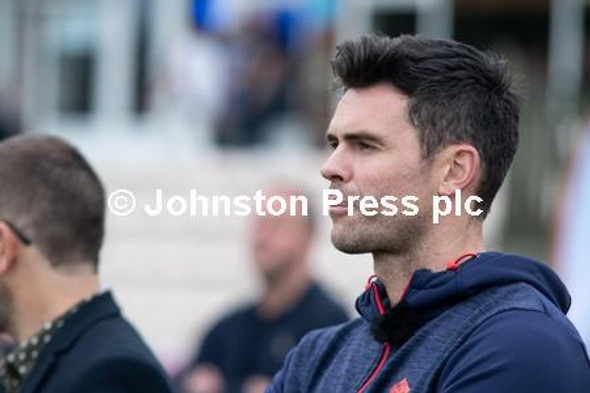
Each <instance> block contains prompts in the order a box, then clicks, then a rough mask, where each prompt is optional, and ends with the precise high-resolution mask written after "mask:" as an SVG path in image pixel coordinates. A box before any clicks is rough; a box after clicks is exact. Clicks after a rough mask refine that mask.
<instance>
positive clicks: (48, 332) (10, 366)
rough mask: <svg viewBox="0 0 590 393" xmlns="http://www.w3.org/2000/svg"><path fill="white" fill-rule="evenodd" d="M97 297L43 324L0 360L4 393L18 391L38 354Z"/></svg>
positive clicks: (88, 299)
mask: <svg viewBox="0 0 590 393" xmlns="http://www.w3.org/2000/svg"><path fill="white" fill-rule="evenodd" d="M98 295H99V294H95V295H92V296H90V297H88V298H86V299H84V300H83V301H81V302H80V303H78V304H76V305H75V306H73V307H72V308H70V309H69V310H68V311H66V312H65V313H64V314H62V315H61V316H59V317H58V318H56V319H54V320H53V321H51V322H47V323H45V324H44V325H43V329H41V331H40V332H38V333H37V334H35V335H34V336H32V337H30V338H29V339H28V340H25V341H22V342H21V343H20V345H18V346H17V347H16V348H14V349H13V350H12V351H10V352H8V354H7V355H6V356H5V357H4V358H3V359H0V383H2V385H3V386H4V390H5V393H18V392H19V391H20V389H21V387H22V385H23V383H24V381H25V378H26V377H27V375H28V373H29V371H30V370H31V369H32V368H33V366H34V365H35V361H36V360H37V358H38V357H39V354H40V353H41V351H42V350H43V349H44V348H45V346H46V345H47V344H48V343H49V342H50V341H51V339H52V338H53V336H55V333H56V332H57V331H58V330H59V329H60V328H61V327H62V326H63V325H64V323H65V321H66V320H67V319H68V318H70V317H71V316H72V315H74V314H75V313H76V312H77V311H78V310H79V309H80V307H81V306H82V305H84V304H86V303H88V302H89V301H90V300H92V299H93V298H94V297H96V296H98Z"/></svg>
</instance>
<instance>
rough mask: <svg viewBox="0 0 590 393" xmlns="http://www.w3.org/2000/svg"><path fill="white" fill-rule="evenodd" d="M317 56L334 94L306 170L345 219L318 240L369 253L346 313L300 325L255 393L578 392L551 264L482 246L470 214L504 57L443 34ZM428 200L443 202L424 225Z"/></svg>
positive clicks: (582, 378) (501, 111)
mask: <svg viewBox="0 0 590 393" xmlns="http://www.w3.org/2000/svg"><path fill="white" fill-rule="evenodd" d="M332 67H333V70H334V73H335V74H336V77H337V80H338V81H339V82H340V84H341V85H342V87H343V95H342V97H341V98H340V101H339V103H338V106H337V108H336V111H335V113H334V115H333V117H332V120H331V122H330V125H329V127H328V131H327V139H328V142H329V144H330V146H331V148H332V152H331V155H330V156H329V158H328V159H327V160H326V162H325V163H324V166H323V168H322V170H321V172H322V175H323V176H324V177H325V178H326V179H328V180H329V181H330V183H331V188H333V189H337V190H340V191H341V192H342V193H343V194H344V196H345V197H349V196H351V197H357V202H355V203H354V204H353V205H352V211H353V214H352V215H348V210H347V208H348V206H347V205H345V204H341V205H339V206H334V207H332V209H331V210H330V215H331V217H332V222H333V227H332V242H333V244H334V245H335V246H336V248H338V249H339V250H341V251H343V252H346V253H371V254H372V255H373V261H374V270H375V275H376V277H375V278H374V279H372V280H370V281H369V283H368V285H367V289H366V291H365V292H364V293H362V294H361V295H360V297H359V298H358V300H357V303H356V306H357V310H358V311H359V313H360V315H361V318H359V319H357V320H355V321H352V322H351V323H349V324H345V325H341V326H339V327H337V328H332V329H324V330H320V331H316V332H314V333H311V334H310V335H308V336H306V337H305V338H304V339H303V340H302V341H301V343H300V344H299V346H298V347H297V348H296V349H295V350H293V351H292V352H291V354H290V355H289V356H288V358H287V360H286V362H285V366H284V368H283V369H282V370H281V371H280V372H279V373H278V374H277V376H276V377H275V380H274V381H273V384H272V387H271V388H270V389H269V390H268V392H271V393H275V392H285V393H287V392H288V393H295V392H301V393H304V392H305V393H313V392H358V393H369V392H392V393H393V392H395V393H407V392H421V393H425V392H445V393H451V392H453V393H476V392H477V393H481V392H535V393H543V392H547V393H549V392H555V391H563V392H584V391H589V389H590V364H589V362H588V357H587V355H586V352H585V349H584V345H583V343H582V341H581V339H580V337H579V335H578V333H577V332H576V330H575V328H574V327H573V326H572V324H571V323H570V322H569V321H568V319H567V318H566V317H565V313H566V312H567V310H568V307H569V304H570V298H569V295H568V293H567V290H566V288H565V287H564V285H563V284H562V282H561V281H560V280H559V278H558V277H557V275H556V274H555V273H554V272H553V271H551V270H550V269H549V268H548V267H547V266H545V265H544V264H541V263H539V262H536V261H533V260H531V259H527V258H524V257H519V256H516V255H508V254H503V253H497V252H484V248H483V234H482V225H483V220H484V218H485V216H486V215H487V214H488V212H489V211H490V207H491V204H492V200H493V199H494V196H495V195H496V193H497V192H498V189H499V188H500V186H501V184H502V182H503V180H504V177H505V175H506V173H507V171H508V168H509V167H510V164H511V162H512V159H513V157H514V155H515V153H516V147H517V141H518V122H519V106H520V105H519V101H520V100H519V98H518V97H517V96H516V95H515V94H514V92H513V90H512V86H511V79H510V75H509V73H508V69H507V63H506V61H505V60H504V59H502V58H500V57H498V56H496V55H493V54H490V53H485V52H482V51H480V50H477V49H475V48H473V47H471V46H468V45H465V44H462V43H459V42H455V41H450V40H437V39H430V38H425V37H420V36H400V37H397V38H389V37H384V36H364V37H361V38H360V39H356V40H352V41H346V42H344V43H343V44H341V45H339V46H338V47H337V51H336V55H335V57H334V59H333V61H332ZM459 192H460V193H459ZM368 196H370V197H374V198H376V199H377V200H378V201H379V200H380V198H381V197H383V196H396V197H397V198H400V199H401V198H403V197H404V196H415V197H417V198H418V201H417V202H416V205H417V206H418V207H419V209H418V210H419V212H418V214H417V215H413V214H409V215H405V214H403V213H402V211H403V210H405V209H403V208H402V207H401V205H399V206H400V208H399V210H398V213H399V214H396V215H393V216H387V215H384V214H376V215H367V214H361V211H362V206H360V205H359V202H358V199H359V198H361V197H368ZM475 196H478V197H479V198H481V200H480V201H477V200H476V201H477V202H478V203H471V206H469V201H470V200H471V199H468V198H471V197H475ZM443 197H445V198H447V200H448V201H449V202H450V204H452V206H453V207H452V209H453V212H452V213H451V214H447V215H445V216H442V217H440V221H439V222H438V223H435V222H434V219H433V213H436V212H437V211H438V208H439V206H437V205H436V204H433V201H437V200H439V199H440V198H443ZM466 204H467V208H470V209H471V211H472V212H473V213H476V209H480V210H481V214H480V215H479V216H475V217H473V216H472V215H470V214H467V212H466V210H467V209H466V208H465V206H466ZM433 205H434V206H433ZM457 206H458V207H459V208H460V210H459V211H457ZM446 210H447V209H446V208H445V210H444V211H446Z"/></svg>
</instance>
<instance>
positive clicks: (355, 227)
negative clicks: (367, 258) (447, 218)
mask: <svg viewBox="0 0 590 393" xmlns="http://www.w3.org/2000/svg"><path fill="white" fill-rule="evenodd" d="M338 220H342V221H341V222H334V223H333V227H332V234H331V239H332V244H334V247H336V248H337V249H338V250H340V251H342V252H344V253H347V254H364V253H373V254H376V253H386V254H396V255H404V254H408V253H411V252H412V250H414V249H416V248H417V247H419V244H420V242H421V239H423V238H424V234H425V233H426V231H427V229H428V228H427V225H428V224H429V222H428V220H425V219H424V217H423V216H421V214H418V215H417V216H415V217H409V216H408V217H406V216H395V217H386V216H381V215H378V216H374V217H364V216H360V215H359V216H357V215H356V214H355V216H352V217H339V218H338ZM346 221H347V222H346Z"/></svg>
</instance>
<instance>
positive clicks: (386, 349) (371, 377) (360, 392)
mask: <svg viewBox="0 0 590 393" xmlns="http://www.w3.org/2000/svg"><path fill="white" fill-rule="evenodd" d="M389 352H391V345H390V344H389V343H386V344H385V345H384V346H383V350H382V351H381V356H380V357H379V363H377V367H375V368H374V369H373V371H372V372H371V374H370V375H369V377H368V378H367V380H366V381H365V383H363V386H361V388H360V389H359V390H358V391H357V393H363V392H364V391H365V390H366V389H367V388H368V387H369V385H370V384H371V382H373V380H374V379H375V378H377V375H379V372H380V371H381V369H382V368H383V366H384V365H385V361H386V360H387V357H388V356H389Z"/></svg>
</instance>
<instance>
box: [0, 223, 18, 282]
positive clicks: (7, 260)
mask: <svg viewBox="0 0 590 393" xmlns="http://www.w3.org/2000/svg"><path fill="white" fill-rule="evenodd" d="M19 246H20V244H19V240H18V239H17V237H16V235H15V234H14V232H12V230H11V229H10V227H9V226H8V225H6V223H4V222H2V221H0V274H5V273H6V272H7V271H8V270H9V269H10V268H11V267H12V265H13V263H14V261H15V260H16V255H17V252H18V248H19Z"/></svg>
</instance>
